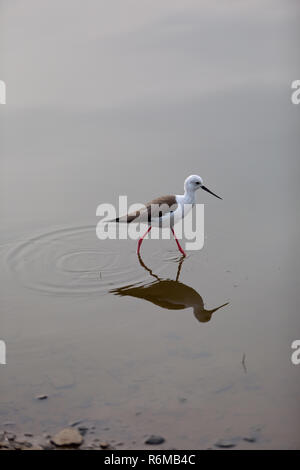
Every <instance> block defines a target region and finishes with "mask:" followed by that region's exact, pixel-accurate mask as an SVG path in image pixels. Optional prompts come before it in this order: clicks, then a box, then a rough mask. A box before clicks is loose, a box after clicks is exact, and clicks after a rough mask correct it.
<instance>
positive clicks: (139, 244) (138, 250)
mask: <svg viewBox="0 0 300 470" xmlns="http://www.w3.org/2000/svg"><path fill="white" fill-rule="evenodd" d="M151 229H152V227H151V225H150V227H149V228H148V230H147V232H146V233H144V235H143V236H142V237H141V238H140V239H139V241H138V247H137V254H138V255H139V254H140V249H141V244H142V242H143V240H144V238H145V236H146V235H147V233H148V232H150V230H151Z"/></svg>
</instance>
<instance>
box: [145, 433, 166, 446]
mask: <svg viewBox="0 0 300 470" xmlns="http://www.w3.org/2000/svg"><path fill="white" fill-rule="evenodd" d="M164 442H165V439H164V438H163V437H162V436H155V435H152V436H150V437H149V438H148V439H147V440H146V441H145V444H148V445H151V446H156V445H159V444H163V443H164Z"/></svg>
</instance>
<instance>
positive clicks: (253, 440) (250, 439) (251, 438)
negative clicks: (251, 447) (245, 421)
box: [243, 437, 256, 442]
mask: <svg viewBox="0 0 300 470" xmlns="http://www.w3.org/2000/svg"><path fill="white" fill-rule="evenodd" d="M243 440H244V441H246V442H256V437H244V439H243Z"/></svg>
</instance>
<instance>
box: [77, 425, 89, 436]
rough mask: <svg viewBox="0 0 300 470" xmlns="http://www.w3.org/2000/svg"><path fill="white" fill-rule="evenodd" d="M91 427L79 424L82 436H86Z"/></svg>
mask: <svg viewBox="0 0 300 470" xmlns="http://www.w3.org/2000/svg"><path fill="white" fill-rule="evenodd" d="M88 430H89V428H88V427H87V426H79V428H78V431H79V432H80V434H81V435H82V436H84V435H85V434H86V433H87V432H88Z"/></svg>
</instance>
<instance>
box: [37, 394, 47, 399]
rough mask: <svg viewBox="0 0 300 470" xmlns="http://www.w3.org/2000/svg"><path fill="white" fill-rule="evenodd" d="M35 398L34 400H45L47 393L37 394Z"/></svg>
mask: <svg viewBox="0 0 300 470" xmlns="http://www.w3.org/2000/svg"><path fill="white" fill-rule="evenodd" d="M35 398H36V400H47V398H48V395H37V396H36V397H35Z"/></svg>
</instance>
